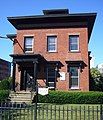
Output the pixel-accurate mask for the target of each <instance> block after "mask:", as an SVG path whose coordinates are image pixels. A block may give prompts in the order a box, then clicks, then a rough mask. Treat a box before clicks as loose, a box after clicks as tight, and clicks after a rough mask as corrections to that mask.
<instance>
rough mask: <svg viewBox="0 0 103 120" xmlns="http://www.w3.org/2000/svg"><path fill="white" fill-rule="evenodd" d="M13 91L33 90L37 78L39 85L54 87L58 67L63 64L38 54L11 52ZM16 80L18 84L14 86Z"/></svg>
mask: <svg viewBox="0 0 103 120" xmlns="http://www.w3.org/2000/svg"><path fill="white" fill-rule="evenodd" d="M10 56H11V57H13V74H12V85H13V86H12V90H13V91H29V92H30V91H32V92H33V91H35V90H36V82H37V79H38V85H39V87H48V88H49V89H54V90H55V89H56V82H57V77H59V69H60V68H61V67H62V66H63V65H62V64H61V63H60V61H47V60H46V59H45V58H44V57H43V56H41V55H40V54H22V55H18V54H13V55H10ZM16 82H18V86H17V87H15V84H16Z"/></svg>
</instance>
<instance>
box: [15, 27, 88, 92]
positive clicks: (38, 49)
mask: <svg viewBox="0 0 103 120" xmlns="http://www.w3.org/2000/svg"><path fill="white" fill-rule="evenodd" d="M29 35H32V36H34V48H33V53H34V54H41V55H43V56H44V58H45V59H46V60H48V61H54V60H55V61H60V62H61V63H62V64H63V65H64V66H63V67H62V68H61V69H60V71H61V72H65V74H66V80H65V81H60V79H59V77H58V78H57V83H56V89H57V90H65V91H68V90H69V72H67V64H66V62H65V61H67V60H83V61H84V63H85V64H86V67H85V68H84V69H83V71H82V72H81V73H80V91H89V72H88V67H89V66H88V30H87V28H65V29H36V30H18V31H17V40H18V41H19V43H20V44H21V46H22V48H24V36H29ZM50 35H57V52H55V53H48V52H47V36H50ZM69 35H79V41H80V42H79V49H80V51H79V52H76V53H75V52H74V53H73V52H72V53H71V52H69V45H68V41H69ZM14 54H23V51H22V49H21V48H20V47H19V45H18V44H17V43H16V44H15V45H14ZM16 71H17V72H18V70H16ZM42 73H43V71H42ZM44 74H45V73H44ZM17 76H18V73H17ZM17 78H18V77H17ZM18 81H20V80H18ZM44 81H45V79H43V80H42V79H40V80H39V82H40V84H43V85H44Z"/></svg>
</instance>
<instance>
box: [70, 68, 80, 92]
mask: <svg viewBox="0 0 103 120" xmlns="http://www.w3.org/2000/svg"><path fill="white" fill-rule="evenodd" d="M69 78H70V77H69ZM69 89H71V90H76V89H77V90H78V89H80V68H79V67H78V86H76V87H73V86H72V87H70V88H69Z"/></svg>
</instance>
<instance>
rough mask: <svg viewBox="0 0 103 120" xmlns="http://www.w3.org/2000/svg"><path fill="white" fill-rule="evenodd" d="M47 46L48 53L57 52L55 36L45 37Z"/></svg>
mask: <svg viewBox="0 0 103 120" xmlns="http://www.w3.org/2000/svg"><path fill="white" fill-rule="evenodd" d="M47 44H48V46H47V47H48V48H47V50H48V52H56V51H57V36H48V37H47Z"/></svg>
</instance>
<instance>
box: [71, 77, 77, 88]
mask: <svg viewBox="0 0 103 120" xmlns="http://www.w3.org/2000/svg"><path fill="white" fill-rule="evenodd" d="M71 87H78V78H71Z"/></svg>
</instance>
